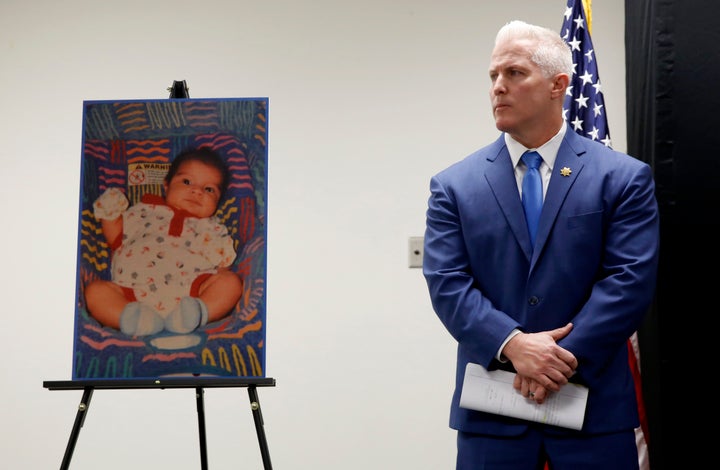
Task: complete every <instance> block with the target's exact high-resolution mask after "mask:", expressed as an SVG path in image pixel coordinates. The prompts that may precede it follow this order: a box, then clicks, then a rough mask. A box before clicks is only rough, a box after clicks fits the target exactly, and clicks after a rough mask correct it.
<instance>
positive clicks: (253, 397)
mask: <svg viewBox="0 0 720 470" xmlns="http://www.w3.org/2000/svg"><path fill="white" fill-rule="evenodd" d="M248 395H249V396H250V409H251V410H252V413H253V419H254V420H255V431H256V432H257V436H258V442H259V443H260V454H261V455H262V460H263V468H264V469H265V470H272V464H271V463H270V451H269V450H268V445H267V439H266V438H265V428H264V427H263V426H264V423H263V418H262V411H261V410H260V400H258V394H257V388H256V387H255V385H250V386H249V387H248Z"/></svg>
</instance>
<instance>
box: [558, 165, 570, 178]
mask: <svg viewBox="0 0 720 470" xmlns="http://www.w3.org/2000/svg"><path fill="white" fill-rule="evenodd" d="M570 173H572V170H571V169H570V168H568V167H566V166H564V167H563V168H562V170H560V174H561V175H563V176H570Z"/></svg>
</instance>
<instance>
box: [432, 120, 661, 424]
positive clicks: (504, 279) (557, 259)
mask: <svg viewBox="0 0 720 470" xmlns="http://www.w3.org/2000/svg"><path fill="white" fill-rule="evenodd" d="M562 169H569V172H568V171H564V172H563V173H569V174H567V175H565V174H563V173H561V170H562ZM430 192H431V195H430V198H429V201H428V209H427V227H426V232H425V252H424V257H423V260H424V261H423V274H424V275H425V278H426V280H427V284H428V288H429V291H430V298H431V300H432V304H433V308H434V309H435V312H436V313H437V315H438V317H439V318H440V320H441V321H442V323H443V324H444V325H445V327H446V328H447V329H448V331H449V332H450V334H451V335H452V336H453V337H454V338H455V339H456V340H457V342H458V350H457V370H456V388H455V393H454V395H453V398H452V405H451V413H450V426H451V427H452V428H454V429H458V430H463V431H468V432H477V433H488V434H494V435H517V434H520V433H522V432H523V431H524V430H525V429H526V427H527V425H528V423H527V422H525V421H521V420H516V419H513V418H505V417H501V416H496V415H493V414H487V413H482V412H477V411H472V410H467V409H463V408H460V407H459V406H458V402H459V399H460V392H461V390H462V384H463V374H464V371H465V365H466V364H467V363H468V362H474V363H478V364H481V365H482V366H484V367H485V368H487V369H496V368H498V367H499V366H500V363H499V362H498V361H497V360H495V354H496V352H497V351H498V349H499V347H500V345H501V344H502V342H503V340H504V339H505V338H506V337H507V335H508V334H509V333H510V331H511V330H512V329H513V328H519V329H520V330H522V331H525V332H537V331H543V330H550V329H553V328H558V327H561V326H564V325H565V324H567V323H568V322H572V323H573V324H574V328H573V330H572V331H571V332H570V334H569V335H568V336H566V337H565V338H563V339H562V340H560V341H559V342H558V344H559V345H560V346H562V347H563V348H566V349H567V350H569V351H570V352H572V353H573V354H574V355H575V356H576V358H577V359H578V362H579V364H578V368H577V373H576V374H575V376H574V377H573V379H572V381H573V382H577V383H582V384H584V385H587V386H588V387H589V388H590V393H589V398H588V405H587V410H586V415H585V421H584V424H583V429H582V432H588V433H596V432H608V431H616V430H621V429H629V428H630V429H631V428H635V427H637V426H638V425H639V419H638V413H637V402H636V398H635V389H634V384H633V378H632V375H631V372H630V369H629V366H628V350H627V340H628V338H629V337H630V336H631V335H632V334H633V332H635V331H636V330H637V329H638V327H639V326H640V324H641V322H642V319H643V317H644V315H645V313H646V311H647V309H648V307H649V305H650V303H651V301H652V298H653V296H654V290H655V280H656V273H657V263H658V248H659V247H658V244H659V220H658V209H657V202H656V199H655V186H654V182H653V178H652V173H651V170H650V167H649V166H648V165H647V164H645V163H643V162H641V161H639V160H637V159H635V158H632V157H630V156H628V155H625V154H622V153H620V152H616V151H613V150H611V149H609V148H608V147H605V146H604V145H602V144H600V143H598V142H594V141H591V140H589V139H587V138H584V137H581V136H579V135H578V134H576V133H574V132H572V131H571V130H568V132H567V133H566V135H565V138H564V140H563V142H562V144H561V146H560V149H559V152H558V156H557V160H556V161H555V166H554V168H553V174H552V176H551V178H550V182H549V186H548V189H547V194H546V196H545V201H544V204H543V209H542V214H541V216H540V223H539V227H538V234H537V240H536V245H535V249H534V251H533V250H532V247H531V246H530V237H529V235H528V230H527V226H526V223H525V218H524V214H523V208H522V203H521V200H520V196H519V194H518V188H517V183H516V180H515V176H514V172H513V166H512V163H511V160H510V154H509V153H508V150H507V147H506V146H505V141H504V139H503V137H502V136H501V137H500V138H498V139H497V140H496V141H495V142H494V143H492V144H490V145H488V146H487V147H484V148H482V149H480V150H478V151H476V152H474V153H473V154H471V155H469V156H468V157H466V158H465V159H463V160H462V161H459V162H457V163H455V164H454V165H452V166H450V167H449V168H447V169H446V170H444V171H442V172H440V173H439V174H437V175H435V176H434V177H432V179H431V181H430ZM531 299H532V300H531ZM548 429H550V430H553V431H557V432H575V431H569V430H563V429H562V428H556V427H552V426H549V427H548Z"/></svg>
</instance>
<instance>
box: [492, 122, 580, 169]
mask: <svg viewBox="0 0 720 470" xmlns="http://www.w3.org/2000/svg"><path fill="white" fill-rule="evenodd" d="M566 131H567V123H565V122H563V125H562V126H560V130H559V131H558V133H557V134H555V136H553V138H552V139H550V140H548V141H547V142H545V143H544V144H542V145H541V146H540V147H538V148H534V149H529V148H527V147H525V146H524V145H523V144H521V143H520V142H518V141H517V140H515V139H513V138H512V137H511V136H510V134H508V133H507V132H506V133H505V145H507V148H508V152H510V159H511V160H512V164H513V168H515V167H516V166H517V164H518V162H519V161H520V157H522V154H523V153H525V152H526V151H528V150H536V151H537V152H538V153H539V154H540V155H541V156H542V158H543V161H544V162H545V164H546V165H547V166H548V167H549V168H550V171H552V169H553V166H555V159H556V158H557V154H558V150H560V144H562V140H563V137H565V132H566Z"/></svg>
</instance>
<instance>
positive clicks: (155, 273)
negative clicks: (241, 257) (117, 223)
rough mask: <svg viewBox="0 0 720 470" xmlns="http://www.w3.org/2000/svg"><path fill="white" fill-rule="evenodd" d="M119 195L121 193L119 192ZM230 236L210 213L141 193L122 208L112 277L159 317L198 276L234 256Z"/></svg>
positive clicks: (230, 259)
mask: <svg viewBox="0 0 720 470" xmlns="http://www.w3.org/2000/svg"><path fill="white" fill-rule="evenodd" d="M123 197H124V196H123ZM235 256H236V253H235V250H234V249H233V240H232V237H230V235H229V233H228V230H227V227H225V225H223V224H221V223H219V222H218V220H217V218H216V217H214V216H213V217H208V218H204V219H199V218H197V217H192V216H188V215H187V213H185V212H184V211H176V210H174V209H172V208H170V207H169V206H167V205H166V204H165V201H164V199H163V198H161V197H159V196H155V195H148V194H146V195H145V196H144V197H143V200H142V202H140V203H137V204H135V205H134V206H132V207H130V208H129V209H128V210H127V211H125V212H124V213H123V235H122V242H121V244H120V246H119V247H118V248H117V249H116V250H115V251H114V253H113V258H112V280H113V282H115V283H117V284H118V285H120V286H123V287H127V288H130V289H132V291H133V293H134V294H135V297H136V299H137V300H138V301H139V302H142V303H145V304H147V305H149V306H151V307H152V308H154V309H155V310H156V311H157V312H158V314H160V316H162V317H163V318H165V317H167V315H168V314H169V313H170V312H171V311H172V309H173V308H175V306H177V305H178V303H179V302H180V299H181V298H182V297H185V296H188V295H190V289H191V287H193V282H194V281H195V280H196V279H198V276H201V275H203V274H214V273H216V272H217V268H219V267H227V266H230V265H231V264H232V262H233V261H234V260H235Z"/></svg>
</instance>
